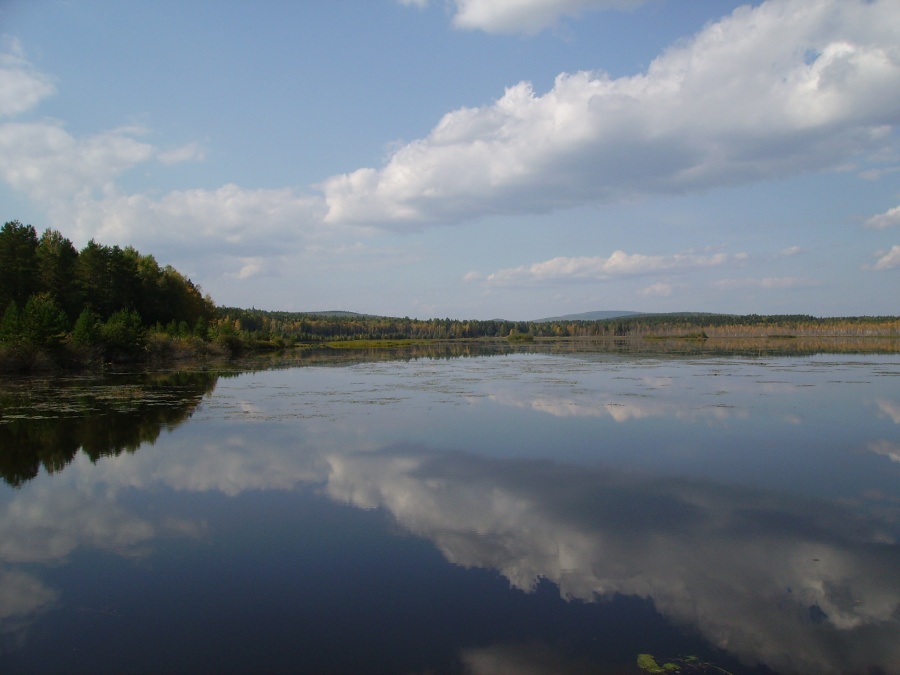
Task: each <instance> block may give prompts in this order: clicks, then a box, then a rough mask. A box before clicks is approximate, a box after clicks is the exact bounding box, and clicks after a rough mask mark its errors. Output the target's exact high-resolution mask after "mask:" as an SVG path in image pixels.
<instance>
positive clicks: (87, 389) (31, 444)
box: [0, 372, 217, 486]
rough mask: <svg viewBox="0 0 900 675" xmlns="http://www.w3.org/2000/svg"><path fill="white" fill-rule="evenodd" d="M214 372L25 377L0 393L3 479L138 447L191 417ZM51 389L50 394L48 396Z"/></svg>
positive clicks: (14, 481) (12, 480) (17, 479)
mask: <svg viewBox="0 0 900 675" xmlns="http://www.w3.org/2000/svg"><path fill="white" fill-rule="evenodd" d="M216 380H217V376H216V375H214V374H210V373H203V372H176V373H166V374H162V375H159V374H156V375H142V376H137V377H128V378H122V381H120V382H115V381H108V380H104V381H97V380H95V379H92V378H85V379H71V380H53V381H41V380H36V381H35V380H28V381H24V382H21V383H19V386H17V387H16V386H7V387H5V388H4V390H2V391H0V410H2V415H0V476H2V477H3V479H4V480H5V481H6V482H7V483H8V484H9V485H14V486H19V485H22V484H23V483H24V482H25V481H28V480H31V479H32V478H34V477H35V476H37V474H38V470H39V468H40V467H41V466H43V467H44V469H45V470H46V471H47V472H49V473H53V472H55V471H60V470H61V469H63V468H64V467H65V466H66V465H67V464H68V463H69V462H71V461H72V458H73V457H74V456H75V453H77V452H78V450H79V449H81V450H83V451H84V453H85V454H86V455H87V456H88V457H90V458H91V459H92V460H96V459H97V458H98V457H104V456H107V455H118V454H119V453H121V452H122V451H123V450H127V451H129V452H134V451H135V450H137V449H138V448H139V447H140V446H141V444H142V443H153V442H155V441H156V439H157V438H158V437H159V434H160V431H161V430H162V429H164V428H168V429H169V430H171V429H173V428H175V427H176V426H178V425H179V424H181V423H182V422H184V421H185V420H186V419H188V418H189V417H190V416H191V414H192V412H193V410H194V408H196V406H197V404H198V403H199V402H200V400H201V399H202V398H203V396H204V395H206V394H210V393H211V392H212V391H213V388H214V387H215V384H216ZM48 392H52V398H51V397H48V396H47V394H48Z"/></svg>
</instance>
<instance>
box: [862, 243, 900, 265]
mask: <svg viewBox="0 0 900 675" xmlns="http://www.w3.org/2000/svg"><path fill="white" fill-rule="evenodd" d="M875 255H876V257H877V258H878V260H876V261H875V264H874V265H871V266H869V265H866V266H864V268H863V269H873V270H877V271H881V270H891V269H894V268H895V267H900V246H898V245H896V244H895V245H894V246H891V250H890V251H887V252H885V251H879V252H878V253H876V254H875Z"/></svg>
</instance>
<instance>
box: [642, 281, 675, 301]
mask: <svg viewBox="0 0 900 675" xmlns="http://www.w3.org/2000/svg"><path fill="white" fill-rule="evenodd" d="M640 294H641V295H644V296H647V297H652V296H655V297H660V298H667V297H669V296H670V295H672V284H667V283H663V282H661V281H660V282H657V283H655V284H650V285H649V286H647V288H645V289H643V290H642V291H641V292H640Z"/></svg>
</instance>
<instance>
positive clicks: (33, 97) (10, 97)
mask: <svg viewBox="0 0 900 675" xmlns="http://www.w3.org/2000/svg"><path fill="white" fill-rule="evenodd" d="M0 48H2V49H3V51H2V52H0V115H6V116H12V115H18V114H19V113H23V112H25V111H26V110H30V109H31V108H33V107H34V106H36V105H37V104H38V103H39V102H40V101H41V100H42V99H44V98H46V97H48V96H51V95H52V94H54V93H56V87H55V86H54V85H53V81H52V80H51V79H50V78H49V77H47V76H46V75H44V74H42V73H39V72H37V71H36V70H35V69H34V68H33V67H32V66H31V64H30V63H29V62H28V61H27V59H26V58H25V53H24V51H23V49H22V45H21V44H20V43H19V41H18V40H16V39H8V38H4V39H3V40H2V45H0Z"/></svg>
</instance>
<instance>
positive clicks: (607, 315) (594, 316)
mask: <svg viewBox="0 0 900 675" xmlns="http://www.w3.org/2000/svg"><path fill="white" fill-rule="evenodd" d="M641 313H642V312H627V311H624V310H610V311H605V312H583V313H581V314H566V315H564V316H550V317H547V318H546V319H533V320H532V321H533V322H534V323H545V322H547V321H599V320H600V319H617V318H619V317H620V316H637V315H638V314H641Z"/></svg>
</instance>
